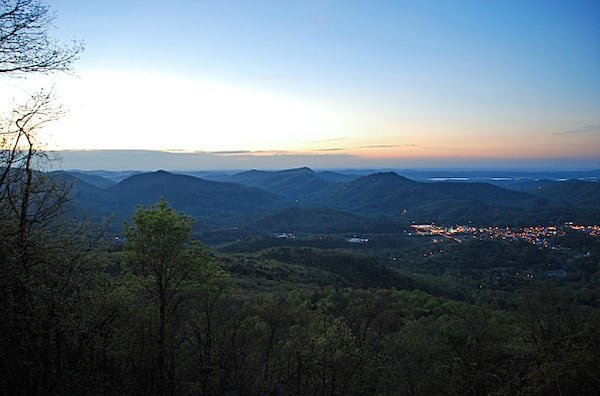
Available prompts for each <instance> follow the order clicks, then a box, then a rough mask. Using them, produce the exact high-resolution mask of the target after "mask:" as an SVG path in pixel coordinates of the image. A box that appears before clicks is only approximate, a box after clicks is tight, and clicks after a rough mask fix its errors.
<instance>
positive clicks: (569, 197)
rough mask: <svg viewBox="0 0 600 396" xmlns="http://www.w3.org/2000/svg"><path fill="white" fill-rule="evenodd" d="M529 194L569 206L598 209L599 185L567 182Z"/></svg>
mask: <svg viewBox="0 0 600 396" xmlns="http://www.w3.org/2000/svg"><path fill="white" fill-rule="evenodd" d="M530 194H533V195H536V196H538V197H543V198H545V199H547V200H549V201H552V202H556V203H561V204H564V205H570V206H580V207H596V208H597V207H600V183H599V182H591V181H583V180H567V181H563V182H559V183H554V184H551V185H547V186H542V187H541V188H537V189H535V190H531V191H530Z"/></svg>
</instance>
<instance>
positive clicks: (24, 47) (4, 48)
mask: <svg viewBox="0 0 600 396" xmlns="http://www.w3.org/2000/svg"><path fill="white" fill-rule="evenodd" d="M53 20H54V14H53V13H52V12H50V8H49V7H48V6H47V5H46V4H43V3H42V2H41V1H39V0H0V73H12V74H14V73H30V72H38V73H39V72H41V73H48V72H53V71H67V70H70V68H71V65H72V64H73V62H74V61H75V60H76V59H77V56H78V55H79V53H80V52H81V51H82V50H83V45H82V43H81V42H77V41H73V43H71V44H70V45H61V44H60V43H59V42H58V41H57V40H55V39H53V38H51V37H50V36H49V28H50V27H51V26H52V22H53Z"/></svg>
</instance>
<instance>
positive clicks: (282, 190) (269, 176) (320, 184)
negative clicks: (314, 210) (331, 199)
mask: <svg viewBox="0 0 600 396" xmlns="http://www.w3.org/2000/svg"><path fill="white" fill-rule="evenodd" d="M326 175H327V176H328V177H329V178H331V177H332V175H330V174H326ZM224 180H227V181H230V182H233V183H239V184H242V185H245V186H249V187H256V188H260V189H263V190H265V191H268V192H271V193H273V194H278V195H282V196H285V197H289V198H292V199H303V198H304V197H307V196H311V195H313V194H316V193H318V192H320V191H323V190H324V189H326V188H328V187H329V186H331V185H332V184H333V183H334V182H332V181H328V180H326V178H322V177H320V176H319V174H317V173H315V172H314V171H313V170H312V169H310V168H306V167H304V168H296V169H286V170H281V171H259V170H249V171H246V172H241V173H237V174H235V175H232V176H229V177H228V178H226V179H224Z"/></svg>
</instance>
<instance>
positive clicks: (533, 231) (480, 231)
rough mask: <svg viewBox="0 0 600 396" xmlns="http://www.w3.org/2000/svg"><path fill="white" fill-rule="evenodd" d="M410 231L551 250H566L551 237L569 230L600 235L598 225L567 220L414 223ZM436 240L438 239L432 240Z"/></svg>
mask: <svg viewBox="0 0 600 396" xmlns="http://www.w3.org/2000/svg"><path fill="white" fill-rule="evenodd" d="M411 229H412V232H411V233H414V234H416V235H419V236H431V235H434V236H440V237H443V238H449V239H452V240H454V241H456V242H458V243H462V242H463V240H464V239H465V238H473V239H503V240H511V241H523V242H527V243H530V244H532V245H537V246H540V247H541V248H546V249H553V250H568V249H569V248H568V247H563V246H556V245H553V244H552V241H551V238H553V237H557V236H564V235H565V233H566V232H567V231H569V230H573V231H578V232H582V233H585V234H589V235H590V236H593V237H600V225H578V224H574V223H572V222H567V223H565V224H564V225H562V226H556V225H553V226H529V227H518V228H510V227H475V226H466V225H454V226H451V227H446V226H442V225H436V224H414V225H412V226H411ZM434 242H438V240H437V239H436V240H434Z"/></svg>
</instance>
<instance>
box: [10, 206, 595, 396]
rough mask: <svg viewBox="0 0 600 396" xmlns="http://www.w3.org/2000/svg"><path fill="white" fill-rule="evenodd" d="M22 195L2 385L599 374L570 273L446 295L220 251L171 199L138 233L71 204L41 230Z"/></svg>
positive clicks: (381, 390)
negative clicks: (106, 225)
mask: <svg viewBox="0 0 600 396" xmlns="http://www.w3.org/2000/svg"><path fill="white" fill-rule="evenodd" d="M5 209H6V208H5ZM6 210H8V209H6ZM36 210H37V209H36ZM5 213H6V214H7V215H6V216H3V219H4V220H3V222H4V223H3V227H2V234H3V235H2V244H1V251H0V253H1V255H2V256H1V257H2V269H1V270H2V274H1V277H0V281H1V282H2V285H1V287H0V292H1V293H2V296H1V297H2V306H1V311H0V315H1V316H0V326H2V327H1V331H0V350H1V352H2V361H1V364H0V370H1V371H0V392H1V393H2V394H16V395H18V394H23V395H25V394H28V395H35V394H39V395H48V394H56V395H80V394H90V395H94V394H97V395H113V394H120V395H123V394H128V395H186V394H189V395H192V394H203V395H222V394H230V395H265V394H273V395H277V394H280V395H284V394H294V395H344V394H389V395H392V394H413V395H425V394H427V395H437V394H440V395H442V394H448V395H456V394H473V395H488V394H498V395H500V394H502V395H504V394H507V395H510V394H515V395H516V394H526V395H553V394H555V395H581V394H594V393H595V392H596V391H597V389H598V384H599V381H600V378H599V375H598V370H597V367H598V363H599V356H600V344H599V343H598V340H597V335H598V334H599V330H600V329H599V326H600V311H599V310H598V308H594V307H592V306H589V305H585V304H581V303H577V301H576V299H575V298H574V293H573V291H572V290H571V289H569V288H566V287H562V286H561V284H560V283H556V282H555V283H545V282H535V283H530V284H529V285H526V286H523V285H521V286H519V287H515V288H514V290H513V292H514V293H513V294H514V295H515V296H516V297H515V298H514V299H512V300H511V303H510V304H508V305H507V304H498V301H497V298H498V296H497V295H496V294H495V293H494V291H482V292H480V293H476V294H472V295H471V296H470V298H467V299H462V300H463V301H459V300H456V299H450V298H445V297H434V296H432V295H431V294H429V293H426V292H424V291H420V290H416V289H417V288H418V286H419V285H418V284H417V285H415V284H410V283H406V282H407V281H406V279H404V278H402V276H401V275H400V273H399V272H395V271H394V270H392V269H388V268H385V267H384V266H381V265H380V264H378V263H377V261H376V260H375V259H374V258H373V257H369V256H364V255H362V254H359V253H356V252H354V253H353V252H349V251H342V250H329V251H320V250H318V249H312V248H275V249H268V250H265V251H262V252H259V253H255V254H226V255H215V253H212V252H210V251H209V250H208V249H207V248H206V247H204V246H202V245H201V244H200V243H199V242H197V241H195V240H194V239H193V237H192V231H191V230H192V228H191V224H192V220H191V219H190V218H189V217H187V216H185V215H183V214H179V213H177V212H176V211H175V210H174V209H172V208H171V207H170V206H169V205H168V204H167V203H166V202H165V201H161V202H159V203H158V204H156V205H153V206H152V207H150V208H147V207H140V208H139V209H138V211H137V212H136V214H135V215H134V217H133V218H132V220H131V221H130V223H129V224H128V225H127V226H126V231H125V235H126V237H127V240H126V242H125V243H124V244H106V243H103V242H101V241H100V240H99V239H97V238H92V237H91V236H92V235H94V232H93V231H91V230H85V229H84V228H83V227H81V226H76V225H73V224H65V223H64V222H61V221H58V219H57V218H54V219H53V221H51V222H49V223H48V225H45V226H44V227H35V226H32V227H31V228H30V229H28V231H27V232H26V233H24V234H23V233H21V232H20V230H19V226H20V224H21V222H20V221H16V220H18V217H15V216H9V215H8V214H10V212H9V211H7V212H5ZM11 219H14V220H15V221H11ZM461 248H462V247H461ZM486 265H488V264H486ZM596 270H597V269H596ZM394 277H396V278H394ZM596 277H597V273H596ZM413 281H414V280H413ZM395 282H396V283H395ZM398 282H399V283H398ZM399 286H400V287H399ZM402 286H404V288H405V289H407V290H401V289H402V288H403V287H402Z"/></svg>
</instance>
